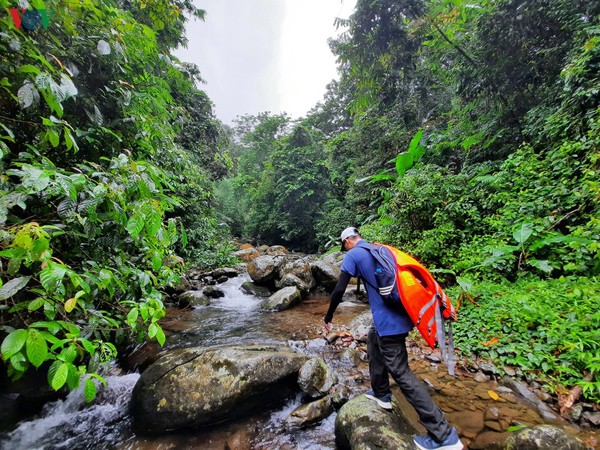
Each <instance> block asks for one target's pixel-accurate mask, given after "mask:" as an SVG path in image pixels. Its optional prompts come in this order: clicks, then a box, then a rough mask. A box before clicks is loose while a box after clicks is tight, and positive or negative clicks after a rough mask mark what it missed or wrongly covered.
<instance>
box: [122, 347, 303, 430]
mask: <svg viewBox="0 0 600 450" xmlns="http://www.w3.org/2000/svg"><path fill="white" fill-rule="evenodd" d="M305 361H306V356H303V355H300V354H298V353H294V352H292V351H291V350H290V349H289V348H287V347H275V346H266V345H264V346H258V345H257V346H241V345H240V346H230V347H213V348H190V349H180V350H174V351H171V352H169V353H167V354H166V355H165V356H163V357H161V358H160V359H158V360H157V361H156V362H155V363H154V364H152V365H151V366H150V367H148V369H146V370H145V371H144V372H143V373H142V375H141V376H140V378H139V380H138V382H137V383H136V385H135V388H134V390H133V394H132V403H131V404H132V415H133V421H134V426H135V429H136V430H137V431H138V432H140V433H153V434H155V433H163V432H166V431H170V430H176V429H182V428H190V427H199V426H205V425H210V424H215V423H220V422H223V421H225V420H230V419H234V418H238V417H242V416H244V415H245V414H248V413H250V412H252V411H254V410H256V409H264V408H265V406H267V405H269V404H271V403H273V402H279V401H282V400H283V399H284V398H286V397H287V396H288V395H290V393H291V392H293V390H294V389H295V388H297V385H296V382H295V381H296V378H297V373H298V371H299V370H300V367H301V366H302V364H304V362H305Z"/></svg>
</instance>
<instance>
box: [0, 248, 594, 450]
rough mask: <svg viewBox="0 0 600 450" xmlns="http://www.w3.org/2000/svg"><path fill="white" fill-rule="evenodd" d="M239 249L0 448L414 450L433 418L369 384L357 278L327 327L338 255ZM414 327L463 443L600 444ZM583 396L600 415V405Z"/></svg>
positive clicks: (420, 354)
mask: <svg viewBox="0 0 600 450" xmlns="http://www.w3.org/2000/svg"><path fill="white" fill-rule="evenodd" d="M243 251H244V252H245V253H246V254H250V255H251V257H248V260H247V263H248V265H247V267H246V266H245V265H242V266H240V267H239V268H235V269H219V270H217V271H214V272H212V273H200V272H194V271H192V272H190V273H189V274H188V277H187V280H185V281H184V283H183V284H182V286H180V287H179V291H180V292H178V293H173V296H172V298H173V299H174V302H173V304H171V305H170V306H169V308H168V314H167V316H166V317H165V318H164V319H163V320H162V321H161V325H162V326H163V329H164V330H165V332H166V334H167V337H168V339H167V344H166V346H165V347H164V348H159V347H158V346H157V345H156V344H154V343H145V344H143V345H141V346H138V347H137V348H135V349H133V351H131V352H129V354H128V355H127V357H126V358H124V359H122V360H121V361H120V364H119V366H114V367H112V368H110V369H108V372H107V374H106V375H107V379H108V381H109V383H108V387H107V388H105V389H103V390H101V391H100V395H99V398H98V401H97V402H96V403H94V404H92V405H86V404H84V402H83V400H82V396H81V393H80V392H73V393H71V394H69V396H67V397H66V398H65V399H62V400H58V401H56V402H53V403H49V404H47V405H46V406H45V407H44V409H43V411H42V412H41V413H40V414H37V415H36V416H35V417H32V418H29V419H27V420H23V421H22V422H20V423H19V424H18V425H17V426H16V427H13V429H10V430H8V431H6V432H4V433H2V434H0V448H2V449H4V448H6V449H21V448H23V449H25V448H27V449H29V448H40V449H42V448H43V449H54V448H57V449H58V448H65V449H66V448H68V449H77V448H82V449H83V448H85V449H88V448H110V449H188V448H189V449H192V448H201V449H206V450H213V449H214V450H250V449H256V450H267V449H269V450H272V449H283V450H287V449H289V450H291V449H298V450H313V449H314V450H317V449H343V448H353V449H370V448H390V449H392V448H406V449H414V446H413V444H412V442H411V440H410V434H411V433H414V432H420V433H422V432H423V431H424V430H423V428H422V427H421V426H420V425H419V424H418V421H417V418H416V415H415V413H414V411H413V410H412V408H411V407H410V406H409V405H408V404H407V403H406V401H405V400H404V398H403V396H402V394H401V393H400V392H399V390H398V388H396V387H394V388H393V394H394V402H393V404H394V411H393V412H386V411H383V410H381V409H380V408H378V407H377V406H376V405H375V404H374V402H372V401H368V400H367V399H366V398H365V397H364V396H363V395H361V394H362V393H363V392H364V391H366V390H367V389H368V388H369V377H368V368H367V362H366V360H367V356H366V345H365V340H366V331H367V329H368V326H369V323H370V320H371V319H370V313H369V310H368V305H367V304H366V303H365V302H364V296H363V295H362V294H357V293H356V292H354V290H355V287H353V289H352V290H349V291H348V293H347V296H346V301H344V302H343V303H342V304H341V305H340V307H339V308H338V311H337V312H336V315H335V320H334V323H335V326H336V328H335V330H334V332H333V333H330V334H328V335H325V334H324V333H323V329H322V317H323V315H324V313H325V311H326V309H327V307H328V301H329V298H328V296H327V295H325V293H324V290H326V289H330V288H331V284H332V283H333V282H334V280H335V278H336V277H337V274H338V273H339V261H340V256H339V255H333V256H331V257H329V258H328V259H326V260H325V261H323V260H321V261H316V258H315V257H312V256H310V257H305V256H303V255H288V254H287V252H285V251H284V249H282V248H280V247H269V248H267V249H264V248H263V249H262V250H261V249H260V248H259V249H254V248H251V249H245V250H243ZM238 272H239V273H238ZM248 274H249V275H248ZM275 291H278V294H277V295H275V296H273V295H272V293H273V292H275ZM319 292H320V293H319ZM284 294H285V295H284ZM413 337H414V338H415V339H412V340H409V354H410V357H411V367H412V368H413V370H414V371H415V373H416V374H417V375H418V376H419V377H420V378H421V379H422V380H423V382H424V383H426V384H427V385H428V386H429V388H430V391H431V393H432V396H433V397H434V399H435V400H436V402H437V403H438V404H439V405H440V407H441V409H442V410H443V411H444V412H445V413H446V414H447V417H448V419H449V421H450V422H451V423H452V424H453V425H454V426H456V427H457V429H458V431H459V434H460V437H461V440H462V441H463V443H464V444H465V448H467V449H506V450H509V449H511V450H512V449H523V450H527V449H542V448H548V449H559V450H560V449H581V450H585V449H586V448H587V449H598V448H599V446H598V434H597V424H596V427H594V425H593V424H591V425H590V423H591V421H590V420H588V419H586V421H585V422H583V423H585V424H587V425H585V427H587V429H583V428H581V427H580V426H578V424H577V422H576V421H572V420H571V421H569V420H565V419H563V418H562V417H560V415H559V414H558V413H557V412H556V411H555V410H554V409H553V402H552V397H551V396H550V395H549V394H548V393H547V392H544V390H543V389H542V388H541V386H539V385H537V384H536V383H535V382H532V383H525V382H524V381H522V380H518V379H510V378H503V379H500V378H499V377H498V375H497V373H498V371H497V370H496V369H495V368H494V367H493V366H491V365H490V364H486V363H485V362H479V363H478V362H471V363H470V364H469V365H467V364H459V365H458V367H457V374H456V376H450V375H448V374H447V372H446V370H445V366H444V365H443V364H441V363H440V358H439V355H438V353H437V352H432V351H431V350H430V349H429V348H427V347H426V346H425V345H424V344H423V343H422V342H421V340H420V339H418V338H417V336H416V335H415V336H413ZM207 349H208V350H207ZM139 373H142V375H141V376H140V375H139ZM253 377H254V378H253ZM157 383H158V384H162V386H161V387H159V388H156V386H157ZM392 385H393V383H392ZM245 386H249V387H247V388H245ZM158 389H160V390H158ZM6 398H8V397H6ZM13 398H14V395H13ZM578 408H579V409H580V411H579V412H580V415H583V414H587V416H586V417H587V418H591V419H594V418H595V417H596V416H594V414H596V415H597V414H598V410H597V405H585V404H584V405H579V406H578ZM169 410H170V411H171V412H170V413H169ZM585 427H584V428H585ZM540 436H541V437H540Z"/></svg>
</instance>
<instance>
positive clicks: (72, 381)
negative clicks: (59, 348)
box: [67, 363, 85, 391]
mask: <svg viewBox="0 0 600 450" xmlns="http://www.w3.org/2000/svg"><path fill="white" fill-rule="evenodd" d="M67 364H68V366H69V375H68V376H67V386H68V388H69V389H70V390H71V391H72V390H74V389H77V388H78V387H79V383H80V382H81V375H82V374H83V373H85V370H82V368H81V367H80V368H79V370H77V367H75V366H74V365H73V364H71V363H67Z"/></svg>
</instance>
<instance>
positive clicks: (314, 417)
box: [285, 397, 333, 428]
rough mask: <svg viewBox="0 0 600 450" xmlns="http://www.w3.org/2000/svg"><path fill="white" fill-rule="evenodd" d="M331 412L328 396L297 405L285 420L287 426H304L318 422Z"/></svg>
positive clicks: (331, 406)
mask: <svg viewBox="0 0 600 450" xmlns="http://www.w3.org/2000/svg"><path fill="white" fill-rule="evenodd" d="M331 413H333V404H332V402H331V399H330V398H329V397H324V398H321V399H319V400H316V401H314V402H310V403H306V404H304V405H300V406H298V407H297V408H296V409H295V410H293V411H292V413H291V414H290V415H289V416H288V418H287V419H286V420H285V425H286V426H287V427H288V428H306V427H308V426H310V425H313V424H315V423H318V422H320V421H321V420H323V419H325V418H326V417H328V416H329V415H331Z"/></svg>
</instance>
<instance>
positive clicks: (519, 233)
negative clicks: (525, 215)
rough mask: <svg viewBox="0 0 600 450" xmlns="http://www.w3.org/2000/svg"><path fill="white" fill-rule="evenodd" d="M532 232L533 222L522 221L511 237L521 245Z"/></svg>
mask: <svg viewBox="0 0 600 450" xmlns="http://www.w3.org/2000/svg"><path fill="white" fill-rule="evenodd" d="M532 233H533V224H531V223H524V224H522V225H521V226H520V227H519V228H518V229H517V230H516V231H515V232H514V233H513V238H514V240H515V241H517V242H518V243H519V245H521V246H522V245H523V244H524V243H525V242H526V241H527V239H529V238H530V237H531V234H532Z"/></svg>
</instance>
